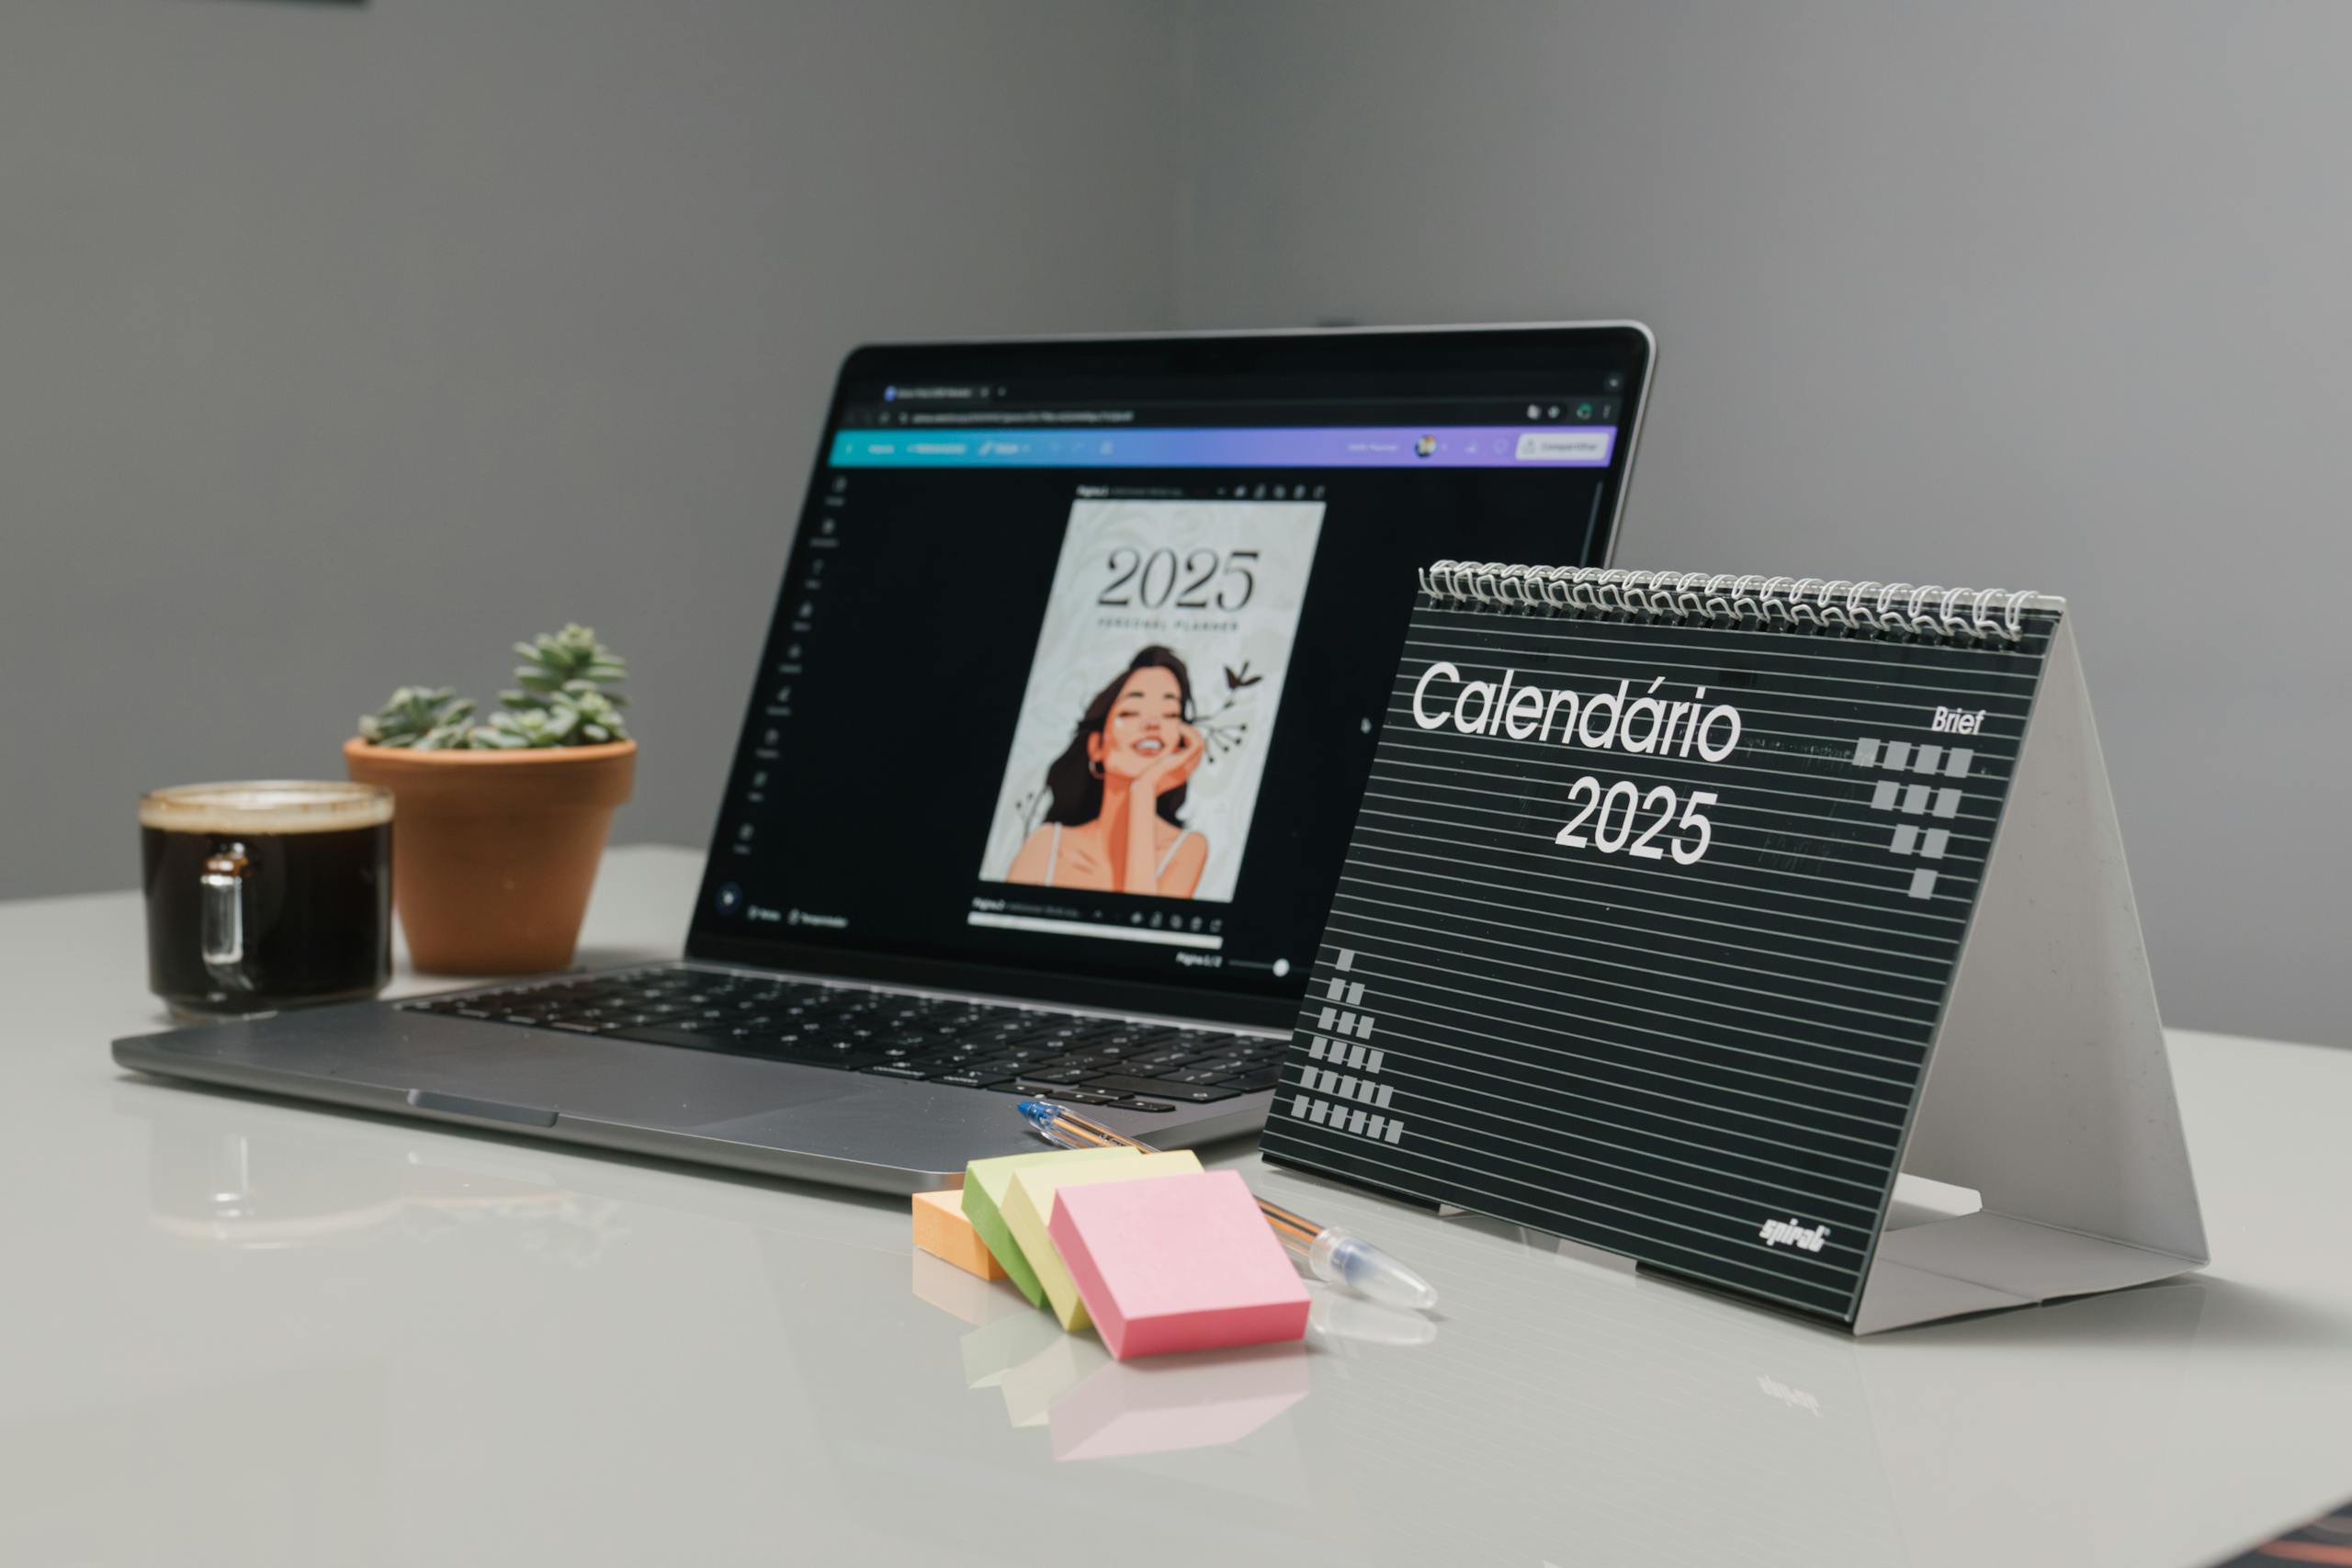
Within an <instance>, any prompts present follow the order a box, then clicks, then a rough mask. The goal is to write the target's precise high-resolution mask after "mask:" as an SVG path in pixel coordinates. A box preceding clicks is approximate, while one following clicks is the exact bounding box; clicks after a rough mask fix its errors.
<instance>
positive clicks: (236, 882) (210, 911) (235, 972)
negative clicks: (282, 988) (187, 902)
mask: <svg viewBox="0 0 2352 1568" xmlns="http://www.w3.org/2000/svg"><path fill="white" fill-rule="evenodd" d="M252 870H253V863H252V862H251V861H248V860H247V859H246V858H245V846H244V845H243V844H241V843H235V842H231V843H229V844H226V845H223V846H222V847H221V848H220V849H219V850H218V851H216V852H214V853H213V854H212V855H211V856H210V858H209V859H207V860H206V861H205V863H204V874H203V877H202V879H201V880H202V882H203V885H204V897H203V913H202V918H201V920H200V922H199V924H200V926H201V930H202V938H201V940H202V942H203V944H204V967H205V968H206V969H207V970H208V971H209V973H210V974H211V976H212V978H213V981H214V983H215V984H217V985H220V986H222V987H227V988H228V989H230V990H232V991H250V990H252V989H253V981H252V978H251V977H250V976H247V975H246V974H245V876H246V874H247V873H249V872H250V871H252Z"/></svg>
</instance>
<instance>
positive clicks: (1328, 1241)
mask: <svg viewBox="0 0 2352 1568" xmlns="http://www.w3.org/2000/svg"><path fill="white" fill-rule="evenodd" d="M1014 1109H1015V1110H1017V1111H1020V1112H1021V1114H1022V1115H1023V1117H1024V1118H1025V1119H1027V1121H1028V1122H1029V1124H1030V1126H1032V1127H1034V1128H1035V1129H1036V1131H1037V1133H1038V1134H1039V1135H1040V1136H1042V1137H1043V1138H1045V1139H1046V1142H1048V1143H1053V1144H1059V1145H1061V1146H1062V1147H1064V1148H1066V1149H1099V1148H1108V1147H1112V1146H1114V1145H1123V1146H1125V1147H1127V1148H1131V1149H1142V1150H1144V1151H1145V1152H1146V1153H1157V1152H1158V1151H1157V1150H1155V1149H1153V1148H1152V1146H1151V1145H1149V1144H1147V1143H1145V1142H1144V1141H1143V1140H1142V1139H1140V1138H1130V1137H1128V1136H1127V1135H1126V1134H1125V1133H1114V1132H1113V1131H1112V1130H1111V1129H1110V1128H1108V1127H1105V1126H1104V1125H1103V1123H1101V1122H1096V1121H1094V1120H1092V1119H1091V1118H1089V1117H1085V1116H1081V1115H1080V1114H1079V1113H1078V1112H1077V1111H1072V1110H1071V1109H1069V1107H1068V1106H1066V1105H1056V1104H1055V1103H1054V1102H1053V1101H1051V1100H1022V1101H1020V1102H1019V1103H1018V1104H1017V1105H1016V1106H1015V1107H1014ZM1258 1207H1259V1209H1260V1210H1261V1212H1262V1213H1264V1214H1265V1216H1266V1224H1269V1225H1271V1226H1272V1227H1273V1232H1274V1235H1277V1236H1279V1237H1280V1238H1281V1239H1282V1244H1283V1247H1287V1248H1289V1250H1290V1252H1291V1254H1292V1255H1293V1256H1294V1257H1297V1258H1304V1259H1306V1269H1307V1272H1309V1273H1311V1274H1313V1275H1314V1276H1315V1277H1316V1278H1317V1279H1318V1280H1327V1281H1329V1283H1331V1284H1334V1285H1338V1286H1340V1288H1342V1289H1344V1290H1350V1291H1353V1292H1355V1293H1356V1294H1358V1295H1360V1296H1363V1297H1365V1298H1366V1299H1367V1300H1370V1301H1375V1302H1378V1303H1381V1304H1382V1305H1384V1306H1397V1307H1410V1308H1414V1309H1416V1310H1419V1311H1421V1312H1427V1311H1429V1310H1430V1308H1431V1307H1434V1306H1436V1305H1437V1292H1436V1291H1435V1290H1434V1289H1433V1288H1431V1286H1430V1282H1429V1281H1428V1280H1424V1279H1422V1278H1421V1277H1420V1276H1419V1274H1416V1273H1414V1272H1413V1270H1411V1269H1408V1268H1406V1267H1405V1266H1404V1265H1403V1264H1402V1263H1399V1262H1397V1260H1396V1259H1395V1258H1391V1257H1389V1256H1388V1254H1386V1253H1385V1252H1383V1251H1381V1250H1380V1248H1378V1247H1374V1246H1373V1245H1372V1243H1370V1242H1368V1241H1364V1240H1363V1239H1362V1238H1360V1237H1357V1236H1354V1235H1350V1234H1349V1233H1348V1232H1346V1231H1343V1230H1340V1229H1337V1228H1335V1227H1332V1226H1329V1225H1318V1224H1316V1223H1315V1222H1314V1221H1313V1220H1310V1219H1307V1218H1306V1216H1304V1215H1302V1214H1295V1213H1292V1212H1291V1211H1290V1210H1288V1209H1285V1208H1283V1206H1282V1205H1281V1204H1279V1203H1270V1202H1268V1201H1266V1200H1265V1199H1263V1198H1260V1199H1259V1200H1258Z"/></svg>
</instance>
